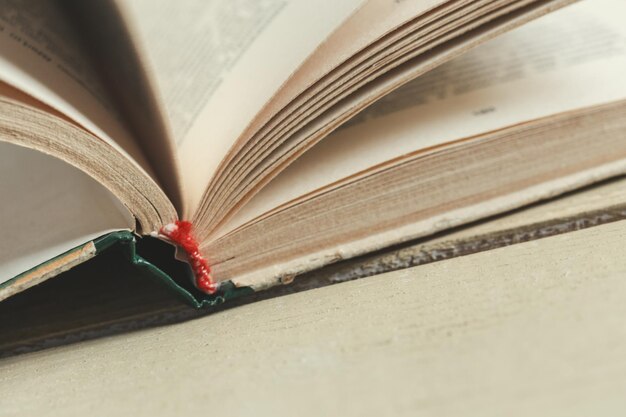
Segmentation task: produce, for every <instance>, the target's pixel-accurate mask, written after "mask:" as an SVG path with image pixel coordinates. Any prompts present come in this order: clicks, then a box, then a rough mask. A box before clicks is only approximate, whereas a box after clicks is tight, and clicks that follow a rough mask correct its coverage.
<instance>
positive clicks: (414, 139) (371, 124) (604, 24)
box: [220, 0, 626, 234]
mask: <svg viewBox="0 0 626 417" xmlns="http://www.w3.org/2000/svg"><path fill="white" fill-rule="evenodd" d="M624 19H626V3H623V2H621V1H620V0H597V1H595V2H584V1H583V2H580V3H578V4H575V5H573V6H570V7H569V8H566V9H563V10H560V11H558V12H555V13H554V14H552V15H547V16H544V17H543V18H541V19H540V20H538V21H536V22H532V23H530V24H528V25H526V26H524V27H522V28H519V29H517V30H516V31H514V32H512V33H510V34H507V35H504V36H502V37H500V38H498V39H496V40H493V41H491V42H490V43H488V44H485V45H483V46H481V47H479V48H478V49H476V50H474V51H472V52H469V53H468V54H466V55H464V56H462V57H460V58H458V59H456V60H454V61H452V62H450V63H448V64H446V65H444V66H442V67H440V68H439V69H436V70H435V71H433V72H432V73H429V74H426V75H425V76H422V77H420V78H418V79H417V80H415V81H414V82H412V83H410V84H408V85H407V86H405V87H403V88H402V89H400V90H398V91H397V92H395V93H392V94H391V95H389V96H388V97H386V98H384V99H382V101H381V102H380V103H377V104H375V105H374V106H373V107H372V108H370V109H368V110H366V111H364V112H363V113H362V114H361V115H359V116H357V117H356V120H354V121H352V122H349V123H348V127H345V128H343V129H341V130H339V131H338V132H337V133H335V134H334V135H332V136H331V137H329V138H327V139H325V140H324V141H322V142H321V143H320V144H319V145H317V146H316V147H314V148H313V149H312V150H310V151H309V152H308V153H306V154H304V155H303V156H302V157H301V158H299V159H298V160H297V161H296V162H294V163H293V165H291V166H290V167H289V168H287V169H286V170H285V171H284V172H282V173H281V174H279V176H278V177H277V178H276V179H274V180H273V181H272V182H271V183H270V184H269V185H268V186H266V187H265V188H264V189H262V190H261V191H260V192H259V194H257V195H256V196H255V197H254V198H253V199H252V200H251V201H250V202H249V203H248V204H246V205H245V206H244V207H243V208H242V209H241V211H240V212H239V213H238V214H237V215H236V216H235V217H234V218H233V219H232V220H231V221H230V222H228V223H227V224H226V225H225V226H224V227H223V229H221V230H220V234H225V233H227V232H228V231H231V230H233V229H235V228H237V227H239V226H240V225H242V224H245V223H246V222H248V221H250V220H252V219H254V218H255V217H256V216H259V215H261V214H263V213H265V212H267V211H270V210H272V209H273V208H275V207H278V206H280V205H282V204H285V203H287V202H289V201H291V200H293V199H297V198H298V197H300V196H303V195H305V194H307V193H310V192H313V191H315V190H317V189H320V188H322V187H325V186H327V185H329V184H332V183H334V182H337V181H341V180H342V179H345V178H347V177H349V176H351V175H356V174H358V173H361V172H364V171H367V170H368V169H370V168H371V167H374V166H376V165H378V164H383V163H386V162H387V161H391V160H393V159H394V158H399V157H402V156H404V155H407V154H409V153H411V152H415V151H417V150H420V149H425V148H429V147H433V146H440V145H442V144H445V143H446V142H450V141H454V140H458V139H462V138H467V137H471V136H473V135H477V134H481V133H485V132H490V131H494V130H497V129H500V128H503V127H506V126H511V125H515V124H518V123H523V122H525V121H529V120H533V119H537V118H541V117H546V116H549V115H553V114H558V113H563V112H567V111H569V110H573V109H579V108H584V107H589V106H594V105H598V104H603V103H608V102H611V101H616V100H622V99H624V98H626V79H625V78H624V75H623V74H626V27H625V26H624V25H623V21H624Z"/></svg>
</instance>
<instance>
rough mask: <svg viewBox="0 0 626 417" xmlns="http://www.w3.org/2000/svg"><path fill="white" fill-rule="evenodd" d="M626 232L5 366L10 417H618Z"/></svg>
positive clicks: (390, 277) (577, 235)
mask: <svg viewBox="0 0 626 417" xmlns="http://www.w3.org/2000/svg"><path fill="white" fill-rule="evenodd" d="M624 248H626V222H625V221H620V222H614V223H611V224H606V225H602V226H598V227H593V228H589V229H585V230H582V231H577V232H572V233H568V234H564V235H559V236H554V237H548V238H545V239H541V240H536V241H531V242H526V243H521V244H518V245H514V246H509V247H505V248H500V249H495V250H491V251H487V252H482V253H478V254H473V255H468V256H465V257H459V258H455V259H451V260H447V261H444V262H437V263H431V264H428V265H424V266H419V267H415V268H410V269H404V270H400V271H396V272H391V273H387V274H382V275H378V276H375V277H370V278H366V279H361V280H355V281H350V282H346V283H342V284H339V285H334V286H328V287H325V288H319V289H314V290H311V291H307V292H302V293H298V294H292V295H288V296H284V297H280V298H275V299H271V300H265V301H260V302H257V303H253V304H249V305H245V306H241V307H239V308H236V309H230V310H226V311H221V312H218V313H215V314H212V315H210V316H207V317H203V318H199V319H196V320H192V321H189V322H186V323H182V324H177V325H171V326H166V327H160V328H156V329H149V330H144V331H140V332H136V333H132V334H128V335H125V336H114V337H110V338H105V339H99V340H94V341H90V342H86V343H82V344H78V345H74V346H65V347H61V348H55V349H50V350H47V351H43V352H37V353H31V354H26V355H21V356H16V357H12V358H7V359H4V360H3V361H1V362H0V389H1V390H2V396H1V397H0V410H2V414H3V415H7V416H12V415H36V414H39V413H43V414H46V415H63V416H68V415H79V414H80V415H84V414H85V413H89V415H91V416H97V415H107V416H108V415H116V414H121V413H122V412H124V414H127V415H134V416H143V415H145V416H164V415H172V414H175V413H176V414H177V413H183V412H184V413H198V414H200V413H202V414H209V413H210V414H211V415H240V416H243V415H254V416H259V415H289V416H291V415H299V416H308V415H311V416H317V415H342V416H351V415H393V416H397V415H430V416H432V415H436V416H453V415H464V416H467V415H477V416H502V415H507V416H528V415H533V416H538V415H546V416H559V415H568V416H589V415H619V414H623V412H624V410H626V395H624V393H625V392H624V391H625V388H624V387H626V356H625V355H624V351H625V350H626V325H625V324H624V317H625V316H626V303H624V300H625V299H626V258H625V257H624Z"/></svg>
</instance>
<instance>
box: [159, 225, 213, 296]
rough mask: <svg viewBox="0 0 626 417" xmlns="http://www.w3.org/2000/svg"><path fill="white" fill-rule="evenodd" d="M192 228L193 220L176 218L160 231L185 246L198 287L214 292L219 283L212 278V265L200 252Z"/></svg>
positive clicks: (201, 289) (210, 292)
mask: <svg viewBox="0 0 626 417" xmlns="http://www.w3.org/2000/svg"><path fill="white" fill-rule="evenodd" d="M191 229H192V224H191V222H188V221H184V220H176V221H175V222H174V223H170V224H167V225H165V226H163V227H162V228H161V230H160V231H159V233H160V234H162V235H163V236H165V237H167V238H168V239H169V240H171V241H172V242H174V243H175V244H177V245H178V246H180V247H181V248H183V250H184V251H185V253H186V254H187V258H188V259H189V264H190V265H191V269H193V273H194V275H195V277H196V287H198V289H199V290H200V291H204V292H205V293H208V294H214V293H215V292H216V291H217V289H218V287H219V284H218V283H216V282H213V278H211V267H210V266H209V263H208V262H207V260H206V259H204V257H203V256H202V255H201V254H200V247H199V245H198V241H196V239H195V238H194V237H193V234H192V233H191Z"/></svg>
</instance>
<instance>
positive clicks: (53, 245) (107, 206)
mask: <svg viewBox="0 0 626 417" xmlns="http://www.w3.org/2000/svg"><path fill="white" fill-rule="evenodd" d="M0 196H2V197H1V200H2V204H0V230H2V237H1V238H0V284H2V283H3V282H6V281H7V280H9V279H11V278H13V277H14V276H16V275H18V274H21V273H23V272H26V271H28V270H29V269H31V268H33V267H35V266H37V265H39V264H41V263H42V262H46V261H48V260H50V259H52V258H54V257H56V256H59V255H61V254H62V253H64V252H66V251H68V250H70V249H72V248H74V247H76V246H78V245H81V244H84V243H86V242H89V241H90V240H92V239H95V238H97V237H99V236H102V235H104V234H106V233H109V232H111V231H114V230H121V229H132V228H134V226H135V219H134V218H133V217H132V216H131V214H130V212H129V211H128V210H127V209H126V208H125V207H124V206H122V204H121V203H120V202H119V201H118V200H117V199H116V198H115V197H114V196H113V195H112V194H111V193H110V192H109V191H107V190H106V189H105V188H104V187H103V186H102V185H101V184H99V183H98V182H97V181H95V180H94V179H92V178H90V177H88V176H87V174H85V173H84V172H82V171H80V170H78V169H76V168H74V167H72V166H70V165H69V164H66V163H65V162H63V161H61V160H59V159H56V158H54V157H52V156H49V155H44V154H43V153H40V152H38V151H34V150H30V149H28V148H23V147H20V146H16V145H12V144H8V143H6V142H2V139H1V138H0Z"/></svg>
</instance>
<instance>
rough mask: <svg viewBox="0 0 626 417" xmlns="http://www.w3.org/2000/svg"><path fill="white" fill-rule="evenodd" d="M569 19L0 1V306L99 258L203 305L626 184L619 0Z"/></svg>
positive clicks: (492, 9) (354, 7) (495, 11)
mask: <svg viewBox="0 0 626 417" xmlns="http://www.w3.org/2000/svg"><path fill="white" fill-rule="evenodd" d="M570 3H573V1H571V0H475V1H467V0H420V1H414V0H342V1H335V0H316V1H305V0H291V1H287V0H262V1H258V0H214V1H204V0H202V1H200V0H186V1H181V2H168V1H165V0H158V1H155V0H132V1H121V0H120V1H115V0H93V1H89V2H81V1H78V0H75V1H70V0H66V1H59V2H53V1H50V2H31V1H26V0H15V1H2V2H0V77H1V80H0V81H1V82H2V83H1V84H0V107H1V111H0V195H2V205H1V206H0V210H1V213H2V216H0V223H1V230H2V231H3V233H2V237H1V238H0V299H3V298H6V297H9V296H10V295H12V294H15V293H17V292H19V291H22V290H24V289H26V288H28V287H31V286H33V285H36V284H37V283H39V282H42V281H43V280H46V279H48V278H50V277H52V276H54V275H56V274H58V273H60V272H62V271H64V270H67V269H68V268H71V267H72V266H74V265H76V264H78V263H81V262H83V261H85V260H87V259H89V258H91V257H93V256H95V255H97V254H98V253H99V252H101V251H103V250H106V248H107V247H109V246H110V245H112V244H115V243H116V242H117V243H120V244H125V245H127V246H128V253H129V259H130V260H131V261H133V262H135V263H136V264H138V265H139V266H140V267H144V268H145V269H147V270H150V271H152V272H153V273H154V274H156V275H157V276H160V277H161V278H162V279H163V280H165V281H166V282H167V283H169V284H170V285H171V286H172V287H176V288H178V289H179V291H181V292H183V293H185V294H187V295H188V296H189V297H193V298H194V299H196V300H198V299H199V300H205V301H207V300H208V301H207V302H211V300H215V299H216V298H215V297H223V296H224V294H225V293H229V294H234V293H236V292H237V291H238V290H244V289H245V290H248V291H249V290H250V289H252V290H255V291H256V290H259V289H263V288H267V287H270V286H272V285H276V284H280V283H286V282H289V281H290V280H292V279H293V277H294V276H296V275H298V274H301V273H303V272H306V271H309V270H312V269H314V268H318V267H321V266H323V265H326V264H329V263H331V262H334V261H337V260H340V259H345V258H349V257H353V256H357V255H359V254H363V253H367V252H371V251H374V250H377V249H380V248H383V247H386V246H390V245H393V244H397V243H400V242H403V241H407V240H409V239H414V238H417V237H421V236H425V235H428V234H432V233H435V232H438V231H441V230H444V229H447V228H450V227H453V226H457V225H461V224H464V223H467V222H471V221H474V220H477V219H480V218H483V217H486V216H489V215H493V214H497V213H500V212H503V211H506V210H510V209H513V208H516V207H520V206H522V205H524V204H528V203H530V202H534V201H538V200H540V199H544V198H548V197H551V196H554V195H557V194H559V193H563V192H565V191H568V190H571V189H574V188H576V187H581V186H583V185H587V184H590V183H593V182H595V181H599V180H601V179H605V178H608V177H611V176H614V175H618V174H621V173H624V172H626V79H625V78H624V74H626V26H625V25H624V24H623V22H624V20H625V19H626V3H624V2H623V1H622V0H593V1H592V0H586V1H581V2H577V3H575V4H573V5H571V6H568V7H567V8H564V9H562V10H558V11H557V9H560V8H561V7H562V6H566V5H568V4H570ZM553 11H554V13H550V12H553ZM548 13H550V14H548ZM544 15H545V16H544ZM535 18H540V19H537V20H536V21H533V22H531V20H534V19H535ZM520 26H521V27H520ZM518 27H519V28H518ZM512 29H515V30H513V31H511V32H510V33H507V34H503V33H504V32H507V31H509V30H512ZM497 35H502V36H497ZM494 38H495V39H494ZM487 41H489V42H487ZM398 87H401V88H398ZM394 90H395V91H394ZM182 219H185V220H188V221H189V222H190V224H191V227H192V230H191V234H185V235H184V236H182V237H181V235H180V234H178V232H179V231H180V230H181V228H183V225H185V227H186V226H187V225H189V223H181V222H180V221H179V220H182ZM146 236H147V237H150V238H143V237H146ZM151 238H156V239H160V240H162V241H165V242H168V243H173V244H177V245H178V246H179V248H178V249H179V250H178V251H177V253H176V256H177V258H179V259H180V260H182V261H186V262H188V263H189V264H190V267H189V268H188V269H189V272H190V275H191V276H193V278H194V279H192V280H189V281H188V280H187V278H184V279H181V278H180V277H171V276H167V275H166V274H164V273H163V272H162V271H160V270H159V269H158V261H159V259H158V258H159V256H160V255H158V256H157V255H155V256H154V257H153V259H151V256H150V253H149V251H147V252H146V253H142V256H141V257H139V256H138V255H137V254H136V253H135V250H136V248H135V243H136V241H137V240H139V241H143V240H149V239H151ZM181 239H182V240H181ZM184 239H188V242H191V243H193V244H192V245H185V242H184ZM168 247H169V246H168ZM159 253H160V252H159ZM172 256H174V252H173V250H172ZM152 263H154V264H155V265H156V266H152V265H151V264H152ZM209 268H210V276H209V275H208V270H209ZM203 273H206V274H207V277H209V278H210V280H211V286H210V287H203V286H202V285H199V282H200V281H199V279H200V278H201V277H199V275H202V274H203ZM205 278H206V277H205ZM193 283H195V284H196V285H197V286H199V288H194V287H193V285H192V284H193ZM179 287H182V288H179ZM200 304H201V303H200Z"/></svg>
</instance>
